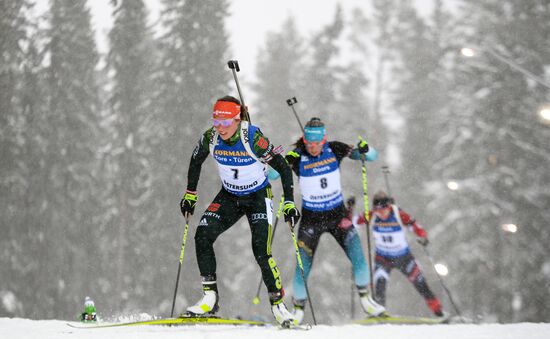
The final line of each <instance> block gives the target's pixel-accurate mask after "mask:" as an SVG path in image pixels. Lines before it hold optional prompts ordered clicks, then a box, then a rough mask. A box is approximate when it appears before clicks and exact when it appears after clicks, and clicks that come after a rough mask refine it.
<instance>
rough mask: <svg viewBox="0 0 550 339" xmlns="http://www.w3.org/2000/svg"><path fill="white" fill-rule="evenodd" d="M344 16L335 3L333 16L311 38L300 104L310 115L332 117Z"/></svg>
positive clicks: (327, 118)
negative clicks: (336, 63)
mask: <svg viewBox="0 0 550 339" xmlns="http://www.w3.org/2000/svg"><path fill="white" fill-rule="evenodd" d="M343 24H344V18H343V12H342V8H341V7H340V6H339V5H338V6H337V7H336V11H335V14H334V19H333V21H332V22H330V23H329V24H328V25H326V26H325V27H323V28H322V29H321V30H320V31H319V32H318V33H316V34H315V36H314V37H313V39H312V41H311V43H310V44H311V51H312V52H311V60H312V61H311V63H310V64H308V65H307V71H306V74H305V85H306V86H305V88H304V95H303V96H304V99H303V102H304V106H305V107H306V109H305V110H306V111H307V112H308V113H309V114H310V115H311V114H313V116H316V115H317V116H320V117H321V118H324V119H325V120H327V121H328V120H330V119H331V118H332V117H334V116H335V115H334V112H335V109H336V107H335V104H334V103H335V99H337V98H336V95H337V92H336V91H335V89H334V88H335V85H336V84H337V82H338V79H339V75H340V74H341V68H340V67H338V66H336V65H335V62H336V58H337V57H338V55H339V53H340V47H339V45H338V43H339V39H340V38H341V34H342V30H343Z"/></svg>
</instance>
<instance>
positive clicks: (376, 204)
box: [373, 198, 391, 210]
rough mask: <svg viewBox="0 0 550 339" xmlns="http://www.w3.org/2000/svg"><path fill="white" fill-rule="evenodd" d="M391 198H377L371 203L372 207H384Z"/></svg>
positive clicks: (376, 208) (388, 203)
mask: <svg viewBox="0 0 550 339" xmlns="http://www.w3.org/2000/svg"><path fill="white" fill-rule="evenodd" d="M390 203H391V200H390V199H389V198H383V199H380V200H377V201H375V202H374V203H373V207H374V209H375V210H378V209H383V208H386V207H388V206H389V205H390Z"/></svg>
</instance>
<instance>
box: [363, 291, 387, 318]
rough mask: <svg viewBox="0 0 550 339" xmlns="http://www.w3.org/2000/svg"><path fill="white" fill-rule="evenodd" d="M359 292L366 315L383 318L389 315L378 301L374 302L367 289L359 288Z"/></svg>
mask: <svg viewBox="0 0 550 339" xmlns="http://www.w3.org/2000/svg"><path fill="white" fill-rule="evenodd" d="M358 290H359V300H360V301H361V307H362V308H363V311H365V313H367V314H368V315H369V316H371V317H383V316H386V315H387V313H386V308H385V307H384V306H382V305H380V304H378V303H377V302H376V301H374V299H372V297H371V296H370V293H369V291H368V289H367V288H366V287H365V288H361V287H358Z"/></svg>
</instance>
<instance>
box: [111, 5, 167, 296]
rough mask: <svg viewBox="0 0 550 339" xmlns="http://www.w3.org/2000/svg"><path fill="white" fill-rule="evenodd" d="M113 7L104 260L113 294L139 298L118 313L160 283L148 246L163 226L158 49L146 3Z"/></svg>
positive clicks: (151, 252)
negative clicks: (156, 162)
mask: <svg viewBox="0 0 550 339" xmlns="http://www.w3.org/2000/svg"><path fill="white" fill-rule="evenodd" d="M115 6H116V8H115V9H114V17H115V19H114V26H113V29H112V30H111V32H110V34H109V38H110V41H111V49H110V52H109V56H108V67H109V69H110V70H111V72H110V74H112V83H113V86H112V90H111V98H110V100H109V106H110V117H109V118H108V119H107V120H109V121H111V123H110V130H111V133H110V135H111V136H112V137H111V140H110V141H109V143H110V144H111V147H110V152H109V156H108V163H109V165H108V168H109V173H108V175H109V177H110V178H111V179H110V180H111V182H112V184H111V185H109V189H110V194H111V197H112V198H113V199H112V206H111V207H110V208H112V209H113V210H115V211H117V212H116V215H115V216H114V218H112V220H111V222H110V225H109V229H108V230H106V231H107V232H108V233H110V234H111V237H110V238H111V239H112V241H111V243H110V249H109V250H108V251H107V253H109V254H110V255H107V256H106V257H105V259H107V258H108V257H112V258H114V259H115V260H114V262H113V264H114V265H113V266H112V269H114V271H115V272H116V277H115V279H114V281H116V284H115V285H114V286H113V288H114V291H117V292H119V293H121V292H122V291H124V290H127V289H132V290H135V291H136V292H137V293H136V294H134V296H133V297H132V298H131V299H129V294H127V293H122V294H121V299H122V300H119V299H117V300H116V303H117V304H118V307H120V306H121V302H122V305H125V304H126V305H127V303H131V302H133V303H136V302H141V303H146V302H147V301H146V300H143V297H145V296H146V295H145V294H144V292H145V290H146V289H147V288H148V287H149V286H151V284H152V281H153V280H155V277H156V275H151V274H150V272H151V270H152V269H153V267H152V265H151V264H150V262H149V259H148V258H150V257H152V256H153V253H155V251H154V250H153V247H154V246H152V244H151V243H150V241H148V240H149V239H150V234H151V232H153V229H152V226H151V225H158V224H160V223H161V220H162V219H160V218H158V217H157V213H156V210H158V209H159V208H161V206H159V205H158V204H157V203H155V201H156V200H157V199H156V198H155V197H154V195H153V183H154V182H155V175H156V174H155V173H154V169H153V164H152V162H153V154H154V149H153V146H154V144H155V138H157V134H158V132H159V129H158V126H157V120H156V119H155V118H156V117H155V110H154V109H153V107H154V106H153V105H154V102H153V100H152V98H153V94H154V92H153V74H154V73H153V72H154V66H155V65H154V60H155V58H152V57H151V56H154V55H155V46H154V44H153V41H152V36H151V33H150V32H149V30H148V28H147V13H146V8H145V5H144V3H143V1H118V2H117V3H116V4H115ZM147 253H149V254H147ZM148 267H149V268H150V269H147V268H148ZM138 268H139V269H138ZM114 291H113V292H114ZM140 292H142V293H140ZM111 293H112V292H111ZM115 306H116V305H115V304H113V305H112V307H115ZM129 306H133V307H136V306H137V305H135V304H133V305H129ZM122 307H124V306H122ZM126 307H128V306H126Z"/></svg>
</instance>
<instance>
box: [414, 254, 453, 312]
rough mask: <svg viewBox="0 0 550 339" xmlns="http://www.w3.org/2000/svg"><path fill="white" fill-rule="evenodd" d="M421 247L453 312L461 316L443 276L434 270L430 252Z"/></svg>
mask: <svg viewBox="0 0 550 339" xmlns="http://www.w3.org/2000/svg"><path fill="white" fill-rule="evenodd" d="M422 248H423V249H424V253H425V254H426V257H428V260H429V261H430V264H431V265H432V267H433V269H434V271H435V274H436V275H437V277H438V278H439V282H440V283H441V286H442V287H443V289H444V290H445V292H446V293H447V296H448V297H449V301H450V302H451V304H452V305H453V308H454V309H455V312H456V314H457V315H458V316H459V317H460V318H462V314H461V313H460V310H459V309H458V307H457V306H456V303H455V302H454V300H453V297H452V295H451V291H449V289H448V288H447V286H445V283H444V282H443V278H441V276H440V275H439V273H437V271H436V270H435V264H434V260H433V258H432V256H431V255H430V252H429V251H428V249H427V248H426V246H422Z"/></svg>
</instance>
